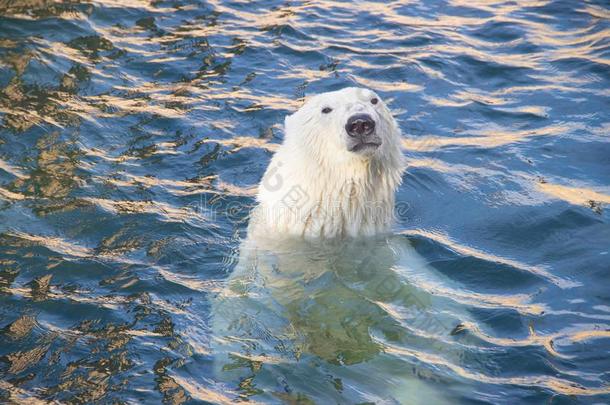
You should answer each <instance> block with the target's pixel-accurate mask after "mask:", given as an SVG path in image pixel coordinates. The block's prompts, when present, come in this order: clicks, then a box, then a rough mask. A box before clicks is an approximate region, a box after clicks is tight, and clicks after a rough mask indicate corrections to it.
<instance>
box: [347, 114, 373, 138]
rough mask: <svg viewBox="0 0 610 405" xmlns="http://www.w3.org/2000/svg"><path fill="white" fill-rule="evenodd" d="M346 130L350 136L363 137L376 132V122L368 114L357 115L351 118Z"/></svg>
mask: <svg viewBox="0 0 610 405" xmlns="http://www.w3.org/2000/svg"><path fill="white" fill-rule="evenodd" d="M345 130H346V131H347V134H348V135H349V136H354V137H355V136H357V137H363V136H367V135H370V134H372V133H373V131H375V121H373V118H371V116H370V115H368V114H356V115H352V116H351V117H349V119H348V120H347V124H346V125H345Z"/></svg>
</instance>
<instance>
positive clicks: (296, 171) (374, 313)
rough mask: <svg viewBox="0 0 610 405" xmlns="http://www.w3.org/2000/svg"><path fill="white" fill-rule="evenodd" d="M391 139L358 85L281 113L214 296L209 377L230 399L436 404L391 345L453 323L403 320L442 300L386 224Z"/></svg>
mask: <svg viewBox="0 0 610 405" xmlns="http://www.w3.org/2000/svg"><path fill="white" fill-rule="evenodd" d="M400 142H401V134H400V130H399V128H398V125H397V124H396V121H395V120H394V118H393V117H392V115H391V113H390V111H389V109H388V108H387V106H386V105H385V103H384V102H383V101H382V100H381V98H380V97H379V96H378V95H377V94H376V93H374V92H373V91H371V90H368V89H362V88H353V87H350V88H345V89H343V90H339V91H335V92H330V93H324V94H320V95H316V96H313V97H311V98H309V99H308V100H307V101H306V102H305V104H304V105H303V106H302V107H301V108H300V109H299V110H298V111H296V112H295V113H294V114H292V115H290V116H288V117H287V118H286V121H285V138H284V142H283V143H282V145H281V146H280V147H279V149H278V150H277V152H276V153H275V155H274V156H273V158H272V160H271V162H270V164H269V167H268V169H267V171H266V172H265V174H264V176H263V179H262V181H261V183H260V186H259V191H258V196H257V201H258V205H257V207H256V208H255V209H254V210H253V212H252V214H251V218H250V223H249V227H248V235H247V238H246V239H245V240H244V241H243V242H242V244H241V246H240V252H239V259H238V261H237V265H236V266H235V268H234V269H233V270H232V273H231V275H230V277H229V279H228V281H227V284H226V287H225V288H224V289H223V291H222V292H221V293H220V294H218V296H217V297H215V299H214V300H213V302H212V320H211V332H212V341H211V351H212V353H213V358H214V360H213V361H214V376H215V377H214V378H215V380H216V382H217V383H218V384H221V385H222V390H223V392H226V393H232V394H231V395H232V400H236V399H240V398H241V399H252V400H255V401H261V402H264V403H274V402H277V403H301V402H303V403H308V402H307V401H311V402H313V403H357V402H376V403H409V404H412V403H426V402H433V403H441V402H443V400H442V399H441V398H440V397H439V395H438V394H437V391H436V390H433V389H429V388H428V385H427V383H425V382H423V381H422V378H421V373H419V371H416V370H417V368H416V367H415V366H414V365H413V364H412V363H410V362H409V361H406V360H405V359H404V357H407V358H408V357H413V356H414V355H413V354H409V351H408V350H406V351H404V350H403V349H400V346H401V344H402V343H401V342H403V341H404V340H408V339H416V340H417V339H420V340H425V339H426V338H425V336H429V335H434V334H438V333H440V334H442V335H443V336H445V335H448V333H449V331H450V330H451V329H448V328H450V327H451V325H455V323H454V322H453V321H454V320H452V319H447V320H444V321H442V322H437V323H439V324H441V326H440V329H442V330H441V331H440V332H439V330H438V329H439V325H434V324H430V322H429V319H428V318H426V319H423V321H422V322H419V324H417V322H415V321H414V320H416V319H417V316H418V314H422V313H425V311H426V310H427V308H429V307H430V306H432V305H436V307H437V308H441V307H442V306H443V305H444V304H443V302H440V303H436V304H435V300H437V298H436V297H434V296H433V294H430V293H428V292H425V291H422V290H419V289H417V288H414V287H412V286H411V285H410V283H409V274H413V273H414V272H415V273H417V272H428V271H429V268H428V266H427V265H426V263H425V262H424V261H423V260H422V259H421V257H420V256H419V255H417V253H416V252H415V251H414V249H413V248H412V247H411V246H410V244H409V243H408V241H406V239H405V238H404V237H400V236H392V235H390V234H389V231H390V230H391V226H392V219H393V207H394V192H395V190H396V188H397V187H398V185H399V184H400V182H401V177H402V174H403V171H404V161H403V156H402V152H401V147H400ZM441 301H442V300H441ZM442 313H444V312H443V311H439V314H442ZM397 314H400V315H399V316H398V315H397ZM443 316H445V315H443ZM402 318H404V319H402ZM403 322H405V323H409V322H411V323H410V324H409V326H408V327H407V326H405V325H403ZM401 350H403V351H401ZM250 397H252V398H250Z"/></svg>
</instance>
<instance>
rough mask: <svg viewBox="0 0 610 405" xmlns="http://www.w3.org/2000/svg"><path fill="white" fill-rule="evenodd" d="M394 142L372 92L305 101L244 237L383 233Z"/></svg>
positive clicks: (396, 158) (397, 168)
mask: <svg viewBox="0 0 610 405" xmlns="http://www.w3.org/2000/svg"><path fill="white" fill-rule="evenodd" d="M400 137H401V136H400V130H399V128H398V125H397V124H396V121H395V120H394V118H393V117H392V114H391V113H390V111H389V110H388V108H387V107H386V105H385V104H384V102H383V101H382V100H381V98H380V97H379V96H378V95H377V94H375V93H374V92H372V91H370V90H367V89H361V88H355V87H349V88H345V89H343V90H339V91H334V92H331V93H324V94H319V95H317V96H314V97H311V98H310V99H309V100H307V102H306V103H305V105H304V106H303V107H301V108H300V109H299V110H298V111H297V112H295V113H294V114H292V115H290V116H289V117H287V118H286V123H285V138H284V142H283V143H282V145H281V146H280V148H279V150H278V151H277V152H276V153H275V155H274V157H273V159H272V160H271V163H270V164H269V167H268V169H267V171H266V173H265V175H264V177H263V180H262V182H261V185H260V187H259V192H258V203H259V204H258V207H257V208H256V209H255V211H254V213H253V215H252V219H251V223H250V229H249V231H248V232H249V235H250V236H255V235H256V234H259V233H260V234H264V235H269V234H270V233H271V234H279V235H292V236H301V237H305V238H308V239H311V238H334V237H344V236H350V237H356V236H371V235H376V234H380V233H382V232H388V231H389V229H390V226H391V223H392V216H393V211H394V192H395V190H396V188H397V187H398V185H399V184H400V182H401V178H402V173H403V171H404V161H403V156H402V152H401V139H400Z"/></svg>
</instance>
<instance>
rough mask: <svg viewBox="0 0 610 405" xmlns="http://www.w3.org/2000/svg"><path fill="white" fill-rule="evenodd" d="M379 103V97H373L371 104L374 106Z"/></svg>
mask: <svg viewBox="0 0 610 405" xmlns="http://www.w3.org/2000/svg"><path fill="white" fill-rule="evenodd" d="M378 102H379V99H378V98H377V97H373V98H372V99H371V103H372V104H377V103H378Z"/></svg>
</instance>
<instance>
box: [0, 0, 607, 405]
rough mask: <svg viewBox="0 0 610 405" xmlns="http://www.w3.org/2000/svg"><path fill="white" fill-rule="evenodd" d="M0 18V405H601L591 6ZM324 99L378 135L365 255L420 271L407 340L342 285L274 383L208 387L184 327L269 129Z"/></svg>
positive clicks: (205, 301)
mask: <svg viewBox="0 0 610 405" xmlns="http://www.w3.org/2000/svg"><path fill="white" fill-rule="evenodd" d="M0 15H1V16H2V17H0V120H1V126H0V335H1V336H0V339H1V340H0V342H1V343H0V402H3V403H4V402H13V403H23V402H25V401H28V400H30V401H31V400H34V399H39V400H42V401H49V402H52V401H58V402H61V403H64V402H65V403H89V402H96V401H97V402H99V403H159V402H161V401H164V402H166V403H171V404H180V403H185V402H186V403H229V402H232V401H235V400H249V401H252V402H254V403H256V402H264V403H267V402H276V403H320V404H323V403H327V402H326V400H325V399H326V398H334V400H335V401H336V402H339V403H345V404H349V403H359V402H360V403H362V402H367V401H369V402H376V403H380V404H381V403H416V402H417V401H418V398H420V394H421V395H422V397H421V398H423V395H424V393H425V395H429V394H430V393H436V394H438V395H439V397H441V396H442V397H443V398H444V400H446V401H447V402H451V403H506V404H508V403H511V404H512V403H516V402H519V403H534V404H538V403H571V402H583V403H606V402H610V367H609V366H608V365H609V364H610V289H609V288H610V254H609V251H610V211H609V209H608V205H609V204H610V138H609V136H610V113H609V111H610V97H609V96H610V9H609V8H608V3H607V2H604V1H561V0H540V1H478V0H471V1H462V0H452V1H426V2H410V1H408V2H407V1H405V2H398V1H397V2H381V1H380V2H373V1H358V2H333V1H292V2H280V1H264V2H263V1H260V2H250V1H233V2H229V1H221V0H216V1H209V2H196V1H182V2H177V1H163V0H160V1H152V2H148V1H140V0H136V1H132V2H120V1H111V0H108V1H105V0H102V1H94V2H91V3H87V4H85V3H83V4H77V3H61V4H58V3H55V4H54V3H51V2H45V1H39V2H26V1H12V2H1V3H0ZM347 85H351V86H353V85H357V86H363V87H370V88H372V89H374V90H375V91H377V92H378V93H379V94H380V95H381V96H382V97H383V99H384V100H385V102H386V103H387V104H388V105H389V106H390V108H391V109H392V110H393V112H394V114H395V116H396V118H397V120H398V121H399V125H400V127H401V129H402V131H403V136H404V146H405V156H406V157H407V159H408V162H409V168H408V170H407V172H406V174H405V175H404V179H403V185H402V186H401V188H400V190H399V191H398V194H397V201H398V203H399V204H400V208H401V209H400V210H399V211H400V212H399V218H398V222H397V224H396V227H395V232H394V236H393V237H392V240H393V241H394V242H392V243H400V244H402V246H403V247H404V249H410V250H409V251H410V252H411V253H412V254H417V255H419V257H420V258H421V260H422V261H423V263H425V265H426V266H428V267H426V268H427V269H431V270H430V271H428V270H426V271H424V272H417V271H415V270H413V271H412V272H411V273H408V276H407V277H406V278H404V279H400V280H394V281H393V283H394V284H393V285H398V286H400V289H401V290H400V291H407V290H408V291H411V292H409V293H408V294H414V295H413V296H420V295H421V296H425V297H428V298H430V301H429V302H428V301H426V303H425V305H419V306H418V311H419V313H418V317H419V318H417V319H414V318H412V317H410V316H411V315H410V314H412V313H411V312H409V310H410V308H409V306H410V305H411V304H410V303H409V302H407V301H400V302H398V301H392V302H390V301H388V300H387V299H386V298H384V297H377V296H372V295H371V294H372V293H371V292H370V291H369V290H367V289H366V286H367V282H368V281H367V282H360V281H359V280H358V279H357V278H356V279H354V277H356V276H354V275H353V274H351V273H349V269H350V268H351V267H350V265H349V264H344V265H343V266H342V267H341V268H340V270H337V271H336V273H335V274H334V275H333V277H327V278H320V280H322V281H324V280H325V281H324V282H323V283H322V282H321V283H320V285H319V286H318V287H317V288H319V290H317V292H318V293H319V294H320V296H322V297H326V299H327V300H326V301H324V300H322V301H319V302H317V303H316V305H317V307H315V308H317V309H316V310H319V311H322V312H324V314H325V315H324V316H322V315H315V316H314V315H311V316H310V315H308V313H300V315H299V316H301V318H299V319H300V322H301V324H300V325H301V326H300V327H303V328H306V329H307V333H303V334H302V335H301V341H300V344H301V346H300V347H302V348H304V349H303V350H304V351H303V353H301V354H300V355H299V356H301V357H299V356H296V357H294V356H293V358H292V361H293V362H294V363H293V364H294V366H291V367H286V368H285V369H283V368H281V367H279V366H277V364H275V363H273V361H274V360H273V359H276V357H273V356H271V354H270V353H266V355H268V357H266V356H258V357H257V358H256V359H252V358H250V359H248V358H247V353H241V355H243V356H245V357H244V358H243V361H242V362H241V363H239V361H238V362H237V364H236V365H235V367H238V368H239V367H241V368H242V369H244V370H246V371H247V372H246V373H245V374H244V375H241V376H239V377H238V378H237V377H236V378H237V379H235V380H231V378H221V377H222V376H220V377H219V375H218V370H216V371H215V367H214V364H215V361H217V359H215V356H217V355H218V353H215V352H214V350H213V349H214V346H213V344H212V343H213V338H212V336H213V330H212V329H213V327H212V316H211V306H212V303H213V302H214V300H215V299H216V298H217V297H218V295H219V294H222V291H223V290H224V289H225V287H226V284H227V280H228V278H229V277H230V274H231V272H232V270H233V269H234V268H235V266H236V264H235V262H236V259H235V257H236V255H237V252H238V250H239V246H240V240H241V238H243V237H245V230H246V226H247V219H248V212H249V210H250V209H251V208H252V207H253V205H254V193H255V190H256V185H257V184H258V182H259V180H260V178H261V176H262V174H263V172H264V170H265V168H266V165H267V164H268V162H269V160H270V157H271V155H272V153H273V150H274V149H275V148H276V146H277V144H279V143H280V142H281V140H282V137H283V134H282V126H281V124H282V123H283V119H284V116H285V115H286V114H289V113H290V112H292V111H294V109H296V108H298V106H299V105H300V104H301V101H302V98H303V97H304V96H305V95H308V94H315V93H319V92H324V91H329V90H336V89H339V88H342V87H344V86H347ZM396 239H398V242H396ZM383 248H384V246H382V247H380V249H383ZM385 248H387V246H385ZM335 253H336V252H335ZM335 253H333V252H332V251H331V252H326V253H324V252H322V253H321V254H328V255H330V256H329V257H326V258H325V259H328V260H331V261H332V260H333V257H332V255H333V254H335ZM418 263H419V262H418ZM376 271H379V272H383V271H388V268H381V267H380V268H379V269H377V270H376ZM346 272H347V273H346ZM432 273H434V278H433V276H432V275H431V274H432ZM367 274H376V273H375V272H372V273H367ZM380 274H383V273H380ZM392 274H393V273H392ZM371 277H372V276H371ZM392 277H393V276H392ZM367 280H368V279H367ZM338 283H343V284H341V289H340V290H337V288H339V286H340V285H339V284H338ZM311 288H313V287H311ZM337 291H339V292H337ZM312 294H313V293H312ZM336 294H338V295H336ZM405 294H407V293H405ZM334 296H339V297H347V298H346V299H345V300H343V299H342V300H336V301H333V300H332V297H334ZM292 298H294V302H295V303H299V302H300V301H299V300H298V299H297V298H295V297H292ZM306 298H308V297H299V299H306ZM286 299H287V300H289V301H290V299H291V298H290V297H287V298H286ZM384 300H385V301H384ZM435 300H436V301H435ZM437 301H438V302H437ZM435 302H437V303H435ZM295 305H296V304H295ZM308 308H311V307H308ZM319 311H318V312H317V313H318V314H319V313H321V312H319ZM320 317H322V318H320ZM342 317H345V319H346V320H347V321H346V323H343V320H344V319H343V318H342ZM422 317H423V318H422ZM347 318H349V319H347ZM418 319H419V320H418ZM421 319H424V320H433V321H434V320H442V321H441V323H442V324H443V325H444V327H443V328H434V327H428V326H426V325H429V322H428V323H426V324H423V323H422V322H420V321H421ZM328 320H332V321H333V322H335V323H336V324H333V325H334V326H333V327H335V328H336V329H335V331H337V335H336V336H338V335H339V334H340V333H339V332H341V333H342V334H340V335H341V338H337V340H336V341H335V340H333V339H335V337H336V336H335V335H333V334H332V333H330V334H329V333H326V335H325V334H324V333H325V332H324V331H325V328H326V327H327V326H328V325H327V324H326V323H325V322H326V321H328ZM432 323H434V322H432ZM354 325H356V326H354ZM388 325H390V326H391V327H390V326H388ZM296 327H297V328H298V327H299V325H296ZM342 328H344V329H342ZM388 328H390V329H391V332H389V329H388ZM350 330H352V331H356V332H354V333H349V331H350ZM380 330H382V331H383V333H384V334H380ZM343 332H345V333H343ZM320 344H322V345H323V344H327V346H328V347H327V349H328V350H326V351H324V350H322V349H321V348H320V346H319V345H320ZM317 345H318V346H317ZM273 350H278V351H279V349H278V348H277V347H275V348H273ZM238 354H239V353H238ZM284 354H285V353H284ZM286 356H288V355H286ZM346 356H347V357H346ZM300 359H301V360H302V361H301V360H300ZM248 370H249V371H248ZM269 370H273V373H271V374H269V372H270V371H269ZM282 370H284V371H282ZM293 371H294V373H296V374H294V375H288V374H290V373H292V372H293ZM326 372H328V373H327V374H325V373H326ZM265 373H267V374H265ZM282 373H285V376H282ZM407 374H408V375H407ZM269 375H273V376H274V377H273V378H275V380H274V379H273V378H271V379H270V377H269ZM324 376H326V377H324ZM284 377H285V378H284ZM398 380H400V381H398ZM376 381H379V384H377V383H376ZM404 381H409V384H411V385H408V386H407V387H406V388H405V387H404V386H401V385H400V384H402V383H403V382H404ZM393 384H394V385H393ZM386 385H388V386H394V387H398V386H400V387H403V388H401V389H399V390H394V391H392V390H391V389H390V388H388V389H387V391H384V390H385V389H386ZM424 386H425V387H426V388H425V390H424V389H423V388H421V391H420V387H424ZM384 401H385V402H384Z"/></svg>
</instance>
